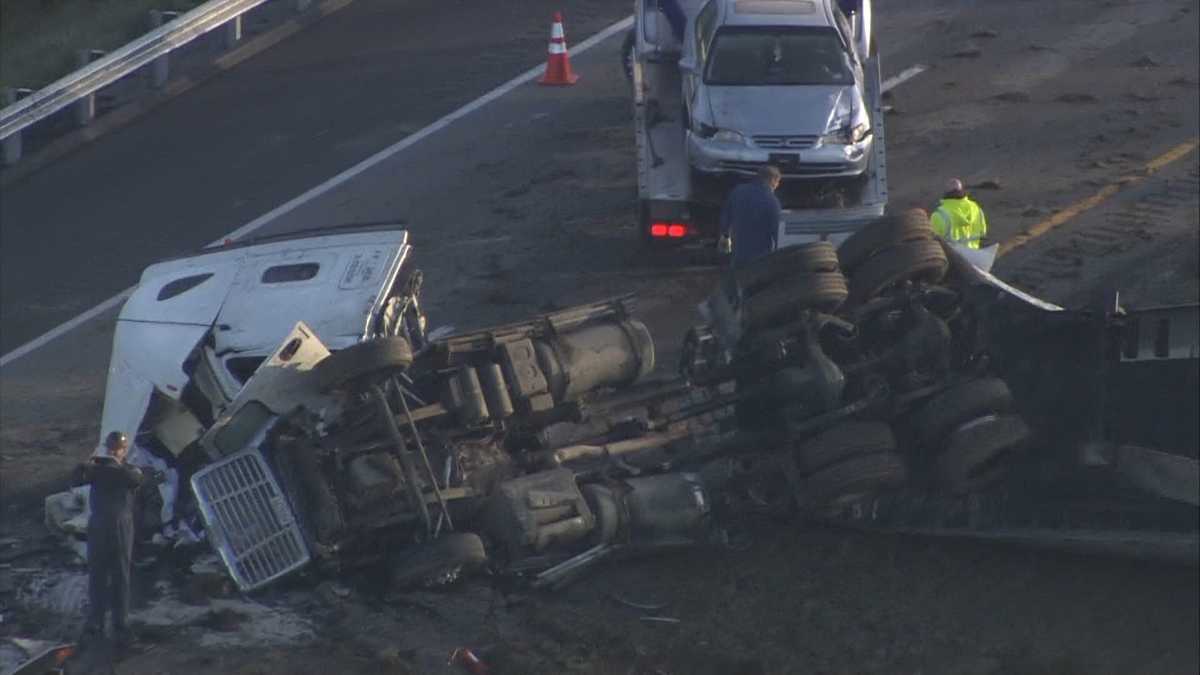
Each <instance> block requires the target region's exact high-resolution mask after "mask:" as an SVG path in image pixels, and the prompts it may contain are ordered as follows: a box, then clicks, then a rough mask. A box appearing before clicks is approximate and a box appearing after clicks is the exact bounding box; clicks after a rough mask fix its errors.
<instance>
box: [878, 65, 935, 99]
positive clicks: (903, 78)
mask: <svg viewBox="0 0 1200 675" xmlns="http://www.w3.org/2000/svg"><path fill="white" fill-rule="evenodd" d="M927 70H929V66H927V65H925V64H923V63H918V64H917V65H915V66H910V67H908V68H905V69H904V70H902V71H900V73H899V74H897V75H893V76H891V77H889V78H888V79H886V80H884V81H883V83H882V84H880V85H879V92H880V93H883V92H885V91H888V90H889V89H894V88H896V87H898V86H900V85H902V84H904V83H905V82H908V81H909V80H911V79H913V78H914V77H916V76H918V75H920V74H921V73H923V72H925V71H927Z"/></svg>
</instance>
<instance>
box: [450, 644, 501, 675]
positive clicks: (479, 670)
mask: <svg viewBox="0 0 1200 675" xmlns="http://www.w3.org/2000/svg"><path fill="white" fill-rule="evenodd" d="M446 665H448V666H460V667H461V668H462V669H463V670H465V671H467V672H468V673H471V675H489V673H491V670H490V669H488V667H487V664H486V663H484V661H483V659H481V658H479V657H478V656H477V655H476V654H475V652H473V651H471V650H470V649H469V648H467V647H459V648H458V649H455V650H454V651H452V652H450V658H449V659H447V660H446Z"/></svg>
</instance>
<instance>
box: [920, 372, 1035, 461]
mask: <svg viewBox="0 0 1200 675" xmlns="http://www.w3.org/2000/svg"><path fill="white" fill-rule="evenodd" d="M1012 404H1013V398H1012V391H1010V390H1009V388H1008V385H1007V384H1005V383H1004V380H1001V379H1000V378H997V377H985V378H981V379H978V380H971V381H969V382H963V383H961V384H956V385H954V386H952V387H950V388H949V389H946V390H945V391H943V392H941V393H940V394H937V395H935V396H933V397H932V398H930V399H929V400H928V401H926V402H925V403H924V405H922V406H921V409H920V410H919V411H918V412H917V414H916V416H915V417H914V418H913V429H914V430H915V431H916V433H917V439H918V440H919V442H920V443H921V448H922V449H924V450H926V451H935V450H936V449H937V448H940V447H941V444H942V441H943V440H945V438H946V436H948V435H949V434H950V432H952V431H954V430H955V429H956V428H958V427H960V426H962V425H963V424H966V423H967V422H970V421H971V420H973V419H976V418H978V417H982V416H984V415H999V414H1003V413H1006V412H1008V411H1009V410H1011V409H1012Z"/></svg>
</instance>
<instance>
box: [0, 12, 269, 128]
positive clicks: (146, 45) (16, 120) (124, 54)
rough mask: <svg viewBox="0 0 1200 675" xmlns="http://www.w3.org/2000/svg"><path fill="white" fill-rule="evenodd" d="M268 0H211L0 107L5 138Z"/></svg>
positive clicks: (0, 122) (1, 125) (0, 123)
mask: <svg viewBox="0 0 1200 675" xmlns="http://www.w3.org/2000/svg"><path fill="white" fill-rule="evenodd" d="M265 2H267V0H210V1H209V2H207V3H205V4H203V5H200V6H199V7H197V8H195V9H193V10H192V11H190V12H187V13H186V14H182V15H180V16H178V17H177V18H175V19H174V20H172V21H170V22H169V23H167V24H165V25H163V26H160V27H159V28H156V29H154V30H152V31H150V32H149V33H147V34H145V35H143V36H142V37H140V38H138V39H136V40H134V41H133V42H130V43H128V44H126V45H125V46H124V47H121V48H120V49H117V50H115V51H113V52H110V53H108V54H106V55H105V56H103V57H101V58H100V59H97V60H96V61H94V62H92V63H90V64H88V65H86V66H84V67H82V68H80V69H79V70H76V71H75V72H73V73H71V74H70V75H67V76H66V77H63V78H61V79H59V80H57V81H55V82H53V83H51V84H49V85H47V86H46V87H44V88H42V89H39V90H38V91H36V92H34V93H33V94H31V95H29V96H28V97H26V98H23V99H21V100H19V101H16V102H14V103H12V104H11V105H9V106H7V107H6V108H4V109H0V139H5V138H8V137H10V136H12V135H14V134H17V133H19V132H21V131H22V130H24V129H25V128H26V127H28V126H29V125H31V124H34V123H35V122H38V121H41V120H43V119H45V118H47V117H49V116H50V115H52V114H54V113H56V112H58V111H59V110H62V109H63V108H65V107H67V106H69V105H71V104H72V103H75V102H76V101H78V100H80V99H82V98H84V97H86V96H90V95H92V94H95V93H96V91H98V90H99V89H101V88H103V87H105V86H107V85H110V84H112V83H114V82H116V81H117V80H119V79H121V78H122V77H125V76H126V75H129V74H130V73H133V72H134V71H136V70H137V69H139V68H141V67H143V66H145V65H147V64H149V63H151V62H153V61H154V60H155V59H157V58H159V57H162V56H165V55H166V54H169V53H170V52H172V51H174V50H175V49H178V48H179V47H182V46H183V45H185V44H187V43H189V42H191V41H192V40H194V39H196V38H198V37H200V36H201V35H203V34H205V33H207V32H209V31H211V30H213V29H215V28H218V27H220V26H221V25H223V24H225V23H226V22H229V21H233V20H236V19H237V18H238V17H240V16H241V15H242V14H245V13H246V12H248V11H250V10H251V9H254V8H255V7H258V6H259V5H261V4H264V3H265Z"/></svg>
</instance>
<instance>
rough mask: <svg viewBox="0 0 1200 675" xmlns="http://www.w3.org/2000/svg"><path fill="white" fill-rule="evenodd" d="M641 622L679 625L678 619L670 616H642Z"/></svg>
mask: <svg viewBox="0 0 1200 675" xmlns="http://www.w3.org/2000/svg"><path fill="white" fill-rule="evenodd" d="M642 621H645V622H647V623H679V619H676V618H674V617H670V616H643V617H642Z"/></svg>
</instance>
